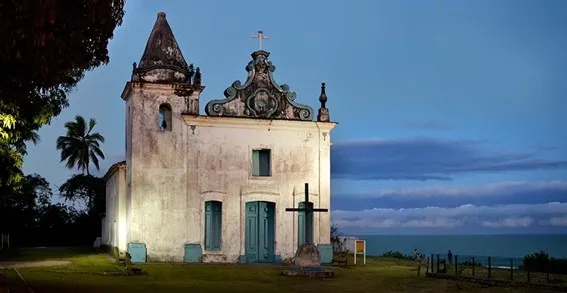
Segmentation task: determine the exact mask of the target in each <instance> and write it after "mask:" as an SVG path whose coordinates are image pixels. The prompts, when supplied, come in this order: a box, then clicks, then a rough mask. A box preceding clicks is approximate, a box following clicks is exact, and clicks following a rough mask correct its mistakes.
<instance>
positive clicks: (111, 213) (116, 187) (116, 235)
mask: <svg viewBox="0 0 567 293" xmlns="http://www.w3.org/2000/svg"><path fill="white" fill-rule="evenodd" d="M125 191H126V170H125V166H124V165H118V166H116V165H114V166H112V167H111V170H110V174H109V175H107V178H106V203H105V204H106V213H105V214H106V215H105V218H104V221H103V229H102V233H103V234H102V235H101V236H102V243H103V244H106V245H110V246H113V247H118V248H119V249H120V250H122V251H124V250H126V246H127V239H126V235H127V229H128V226H127V223H126V221H125V219H126V209H127V203H126V192H125Z"/></svg>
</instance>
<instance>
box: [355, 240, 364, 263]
mask: <svg viewBox="0 0 567 293" xmlns="http://www.w3.org/2000/svg"><path fill="white" fill-rule="evenodd" d="M354 245H355V247H354V248H355V250H354V264H356V256H357V255H358V254H362V260H363V264H366V241H364V240H355V242H354Z"/></svg>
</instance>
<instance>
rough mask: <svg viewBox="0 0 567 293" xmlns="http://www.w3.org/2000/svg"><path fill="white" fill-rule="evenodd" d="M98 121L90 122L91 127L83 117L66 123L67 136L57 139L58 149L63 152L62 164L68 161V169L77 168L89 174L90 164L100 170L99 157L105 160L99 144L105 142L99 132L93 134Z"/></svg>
mask: <svg viewBox="0 0 567 293" xmlns="http://www.w3.org/2000/svg"><path fill="white" fill-rule="evenodd" d="M95 125H96V121H95V120H94V119H92V118H91V119H90V120H89V125H88V127H87V123H86V121H85V118H83V117H82V116H75V121H69V122H67V123H65V128H67V135H66V136H60V137H58V138H57V149H58V150H61V162H63V161H65V160H67V164H66V166H67V168H69V169H72V168H73V167H75V166H77V167H78V168H79V169H80V170H82V171H83V173H84V172H85V171H86V173H87V175H90V173H89V165H90V162H91V161H92V163H93V164H94V165H95V167H96V169H97V170H99V165H98V160H99V157H100V158H101V159H104V154H103V153H102V151H101V150H100V144H99V142H101V143H102V142H104V137H103V136H102V135H100V134H99V133H98V132H94V133H91V132H92V130H93V128H94V126H95Z"/></svg>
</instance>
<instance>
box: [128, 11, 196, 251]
mask: <svg viewBox="0 0 567 293" xmlns="http://www.w3.org/2000/svg"><path fill="white" fill-rule="evenodd" d="M204 88H205V87H204V86H202V85H201V72H200V69H199V68H198V67H196V68H195V67H194V66H193V64H188V63H187V62H186V61H185V58H184V57H183V54H182V53H181V50H180V48H179V45H178V43H177V41H176V39H175V36H174V34H173V32H172V30H171V27H170V26H169V24H168V22H167V19H166V15H165V13H163V12H159V13H158V14H157V20H156V22H155V24H154V26H153V29H152V31H151V33H150V36H149V39H148V41H147V44H146V47H145V50H144V52H143V54H142V58H141V59H140V62H139V63H134V64H133V69H132V75H131V79H130V81H128V82H127V83H126V86H125V88H124V91H123V92H122V99H123V100H124V101H125V102H126V146H125V147H126V152H125V153H126V166H127V167H126V182H127V186H126V199H127V201H128V202H129V203H130V211H129V213H127V217H128V222H129V223H131V229H130V235H128V241H129V242H132V241H138V240H141V239H155V237H147V236H148V235H147V233H150V232H148V231H154V233H155V231H161V230H160V227H153V226H152V225H154V224H155V223H158V222H160V221H156V219H154V220H153V221H149V220H148V219H147V212H144V211H151V212H152V213H153V214H154V215H155V216H154V218H155V217H159V216H157V215H163V213H162V212H163V210H168V209H171V208H176V207H184V206H185V204H184V203H185V202H184V200H185V197H184V195H185V194H186V188H185V187H186V184H185V183H184V182H185V180H186V178H185V176H183V174H184V172H180V170H185V168H186V159H185V157H186V152H187V150H186V148H187V147H186V143H185V141H186V137H187V127H186V126H185V124H184V122H183V118H182V115H195V116H198V115H199V95H200V94H201V92H202V91H203V90H204ZM172 195H175V196H172ZM163 198H173V199H175V200H179V201H180V202H167V201H164V200H163ZM163 216H164V217H166V216H165V215H163ZM160 220H162V221H169V220H171V219H165V218H164V219H160ZM154 236H155V235H154ZM164 237H165V236H164ZM147 244H148V245H149V243H147Z"/></svg>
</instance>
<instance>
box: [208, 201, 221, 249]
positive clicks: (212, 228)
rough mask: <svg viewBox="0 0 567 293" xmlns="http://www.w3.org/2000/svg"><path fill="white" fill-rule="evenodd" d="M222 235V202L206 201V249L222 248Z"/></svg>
mask: <svg viewBox="0 0 567 293" xmlns="http://www.w3.org/2000/svg"><path fill="white" fill-rule="evenodd" d="M221 236H222V202H220V201H207V202H205V250H220V249H221Z"/></svg>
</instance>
